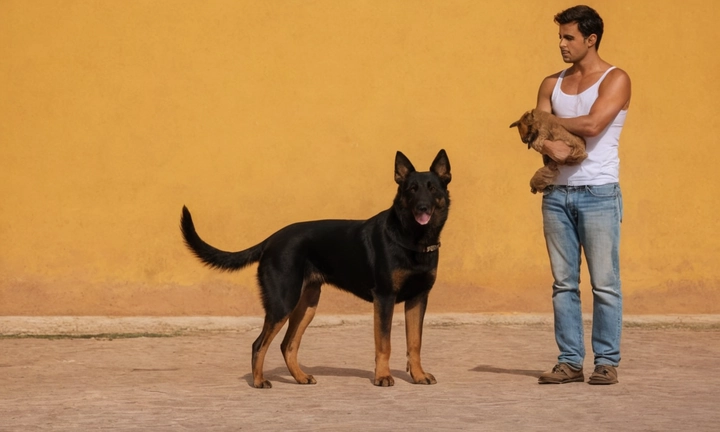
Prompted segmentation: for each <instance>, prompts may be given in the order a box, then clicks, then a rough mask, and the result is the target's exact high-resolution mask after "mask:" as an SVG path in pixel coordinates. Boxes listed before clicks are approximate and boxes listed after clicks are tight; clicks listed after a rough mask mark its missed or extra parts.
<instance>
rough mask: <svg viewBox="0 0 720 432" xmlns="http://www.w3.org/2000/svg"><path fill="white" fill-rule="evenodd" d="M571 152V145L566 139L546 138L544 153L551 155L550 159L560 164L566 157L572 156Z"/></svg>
mask: <svg viewBox="0 0 720 432" xmlns="http://www.w3.org/2000/svg"><path fill="white" fill-rule="evenodd" d="M570 152H571V151H570V146H568V145H567V144H566V143H565V141H550V140H545V142H544V143H543V148H542V154H545V155H548V156H550V159H552V160H554V161H555V162H557V163H559V164H562V163H564V162H565V159H567V158H568V156H570Z"/></svg>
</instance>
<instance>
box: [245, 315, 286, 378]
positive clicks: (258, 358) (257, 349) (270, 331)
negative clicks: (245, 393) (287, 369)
mask: <svg viewBox="0 0 720 432" xmlns="http://www.w3.org/2000/svg"><path fill="white" fill-rule="evenodd" d="M287 319H288V317H287V316H286V317H284V318H282V319H280V320H279V321H278V320H276V319H274V318H272V317H271V316H270V314H267V315H265V323H264V324H263V329H262V332H260V336H258V338H257V339H255V342H253V345H252V374H253V386H254V387H255V388H271V387H272V384H270V381H268V380H266V379H265V378H264V376H263V363H264V362H265V354H267V350H268V347H269V346H270V343H271V342H272V340H273V339H274V338H275V336H276V335H277V334H278V332H279V331H280V329H282V327H283V325H285V321H287Z"/></svg>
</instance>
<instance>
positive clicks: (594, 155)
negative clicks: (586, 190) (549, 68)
mask: <svg viewBox="0 0 720 432" xmlns="http://www.w3.org/2000/svg"><path fill="white" fill-rule="evenodd" d="M613 69H615V66H612V67H611V68H610V69H608V70H607V71H605V73H604V74H603V75H602V77H600V79H599V80H598V81H597V82H596V83H595V84H593V85H592V86H590V88H588V89H587V90H585V91H583V92H582V93H580V94H577V95H569V94H565V93H563V91H562V90H561V89H560V86H561V85H562V81H563V78H564V77H565V72H567V69H566V70H564V71H562V72H561V73H560V77H558V80H557V83H556V84H555V88H554V89H553V93H552V97H551V99H550V101H551V103H552V110H553V114H555V115H556V116H558V117H562V118H567V117H579V116H582V115H587V114H588V113H589V112H590V108H591V107H592V105H593V104H594V103H595V100H596V99H597V97H598V88H599V87H600V83H601V82H603V80H604V79H605V76H607V74H608V72H610V71H611V70H613ZM626 115H627V110H622V111H620V112H619V113H618V115H617V116H615V118H614V119H613V121H612V122H610V124H609V125H608V126H607V127H606V128H605V130H603V131H602V132H600V134H599V135H597V136H594V137H584V138H585V144H586V146H587V153H588V157H587V159H585V160H584V161H582V163H580V164H579V165H573V166H565V165H563V166H560V175H558V177H557V179H556V180H555V184H557V185H567V186H583V185H603V184H608V183H617V182H618V181H619V174H620V172H619V170H620V157H619V156H618V144H619V141H620V132H621V131H622V127H623V125H624V124H625V116H626Z"/></svg>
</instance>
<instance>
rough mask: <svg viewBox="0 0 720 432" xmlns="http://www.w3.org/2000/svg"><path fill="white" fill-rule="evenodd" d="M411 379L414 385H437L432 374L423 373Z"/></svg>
mask: <svg viewBox="0 0 720 432" xmlns="http://www.w3.org/2000/svg"><path fill="white" fill-rule="evenodd" d="M412 379H413V382H414V383H415V384H426V385H430V384H437V380H436V379H435V377H434V376H433V374H431V373H427V372H423V373H421V374H419V375H418V376H413V377H412Z"/></svg>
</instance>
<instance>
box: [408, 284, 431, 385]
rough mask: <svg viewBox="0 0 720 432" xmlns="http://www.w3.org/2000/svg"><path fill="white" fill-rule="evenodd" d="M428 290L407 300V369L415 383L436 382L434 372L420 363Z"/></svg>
mask: <svg viewBox="0 0 720 432" xmlns="http://www.w3.org/2000/svg"><path fill="white" fill-rule="evenodd" d="M427 301H428V292H427V291H426V292H424V293H422V294H420V295H418V296H417V297H415V298H413V299H410V300H407V301H406V302H405V338H406V339H407V360H408V362H407V371H408V372H410V376H411V377H412V380H413V382H414V383H415V384H435V383H437V380H435V377H434V376H433V375H432V374H429V373H427V372H425V371H424V370H423V368H422V366H421V365H420V348H421V347H422V329H423V320H424V319H425V309H426V308H427Z"/></svg>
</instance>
